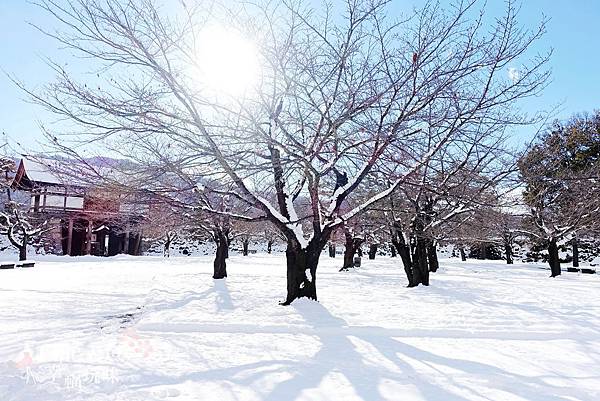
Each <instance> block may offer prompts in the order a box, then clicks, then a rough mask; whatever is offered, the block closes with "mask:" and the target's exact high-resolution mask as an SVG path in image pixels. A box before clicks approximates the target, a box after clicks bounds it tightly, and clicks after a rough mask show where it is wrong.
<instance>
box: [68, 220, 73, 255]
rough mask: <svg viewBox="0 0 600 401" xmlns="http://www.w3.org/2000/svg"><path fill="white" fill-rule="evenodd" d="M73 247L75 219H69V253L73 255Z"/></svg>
mask: <svg viewBox="0 0 600 401" xmlns="http://www.w3.org/2000/svg"><path fill="white" fill-rule="evenodd" d="M72 248H73V219H69V229H68V231H67V255H69V256H71V252H72V250H73V249H72Z"/></svg>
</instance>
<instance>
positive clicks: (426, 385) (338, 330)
mask: <svg viewBox="0 0 600 401" xmlns="http://www.w3.org/2000/svg"><path fill="white" fill-rule="evenodd" d="M295 309H296V310H297V311H298V312H299V313H300V314H301V315H302V316H303V317H304V319H305V320H306V321H307V322H308V323H309V324H310V325H311V327H312V329H314V333H315V334H316V335H317V336H318V339H319V341H320V343H321V348H320V349H319V351H318V352H317V353H316V354H315V355H314V356H313V357H309V358H307V359H305V360H301V361H297V362H296V361H294V362H291V365H290V367H289V368H288V370H287V371H288V372H289V373H291V374H292V375H293V377H292V378H290V379H288V380H285V381H283V382H280V383H279V384H277V385H276V386H275V388H274V389H273V391H271V392H270V393H269V394H268V395H267V396H265V397H264V400H265V401H280V400H295V399H297V397H298V396H300V394H301V393H302V391H303V390H306V389H311V388H317V387H318V386H319V384H320V383H321V381H323V379H325V377H326V376H327V375H328V374H330V373H338V374H341V375H343V376H344V377H345V378H346V379H347V380H348V382H349V383H350V384H351V385H352V386H353V389H354V391H355V392H356V394H357V395H358V396H359V397H360V398H361V399H363V400H365V401H381V400H386V399H390V398H389V397H390V395H389V394H388V395H387V396H384V395H383V394H382V392H381V389H380V387H379V386H380V383H381V382H382V381H384V380H385V381H394V382H396V383H398V384H401V385H403V386H407V388H411V387H412V388H414V389H415V390H416V391H417V392H418V393H419V394H420V395H421V397H422V398H423V399H425V400H428V401H434V400H439V401H465V400H468V399H470V398H471V397H475V398H487V397H486V395H484V394H481V393H479V392H477V391H476V390H475V389H473V388H471V387H470V386H468V385H464V384H462V383H461V380H460V379H464V378H465V377H467V378H468V379H469V381H477V382H480V383H481V382H482V381H487V382H489V383H493V387H496V388H499V389H502V390H503V391H504V392H506V393H510V394H514V395H517V396H520V397H524V398H526V399H544V400H545V401H566V400H567V399H571V398H567V397H568V396H574V395H579V396H583V397H585V394H583V392H580V391H577V390H574V389H572V388H566V387H560V386H554V385H551V384H549V383H547V382H545V381H544V380H543V379H544V377H535V376H523V375H518V374H515V373H511V372H509V371H506V370H503V369H501V368H498V367H496V366H493V365H488V364H485V363H481V362H475V361H471V360H466V359H457V358H448V357H444V356H441V355H437V354H435V353H433V352H429V351H425V350H422V349H420V348H418V347H416V346H413V345H409V344H406V343H403V342H401V341H398V340H397V339H395V338H393V332H392V331H388V330H386V329H384V328H381V327H364V326H361V327H353V326H348V324H347V322H346V321H345V320H343V319H341V318H338V317H335V316H333V315H332V314H330V313H329V311H328V310H327V309H326V308H325V307H324V306H322V305H321V304H319V303H317V302H313V303H302V304H300V305H299V306H295ZM382 357H383V358H385V362H384V363H383V364H382V363H374V362H372V361H369V360H367V358H368V359H371V358H377V359H378V362H382V361H381V358H382ZM408 361H413V363H414V362H416V363H418V364H419V365H422V366H423V365H424V366H426V370H428V371H430V372H428V373H427V374H424V373H422V372H418V371H416V370H415V368H414V367H413V366H412V364H411V363H409V362H408ZM452 371H455V372H456V371H458V372H457V373H456V374H450V373H447V372H452ZM440 378H443V380H442V383H441V384H436V381H438V382H439V380H437V379H440ZM552 378H555V377H554V376H552ZM498 384H500V385H498ZM478 386H479V387H482V385H481V384H479V385H478ZM452 388H454V389H456V390H457V391H458V392H460V393H463V394H465V393H466V394H468V395H467V396H468V397H469V398H465V396H463V395H460V394H457V393H456V392H453V391H452V390H450V389H452ZM332 391H335V390H334V389H332ZM561 393H562V396H561V395H559V394H561ZM393 397H394V398H396V397H400V398H401V397H402V395H401V394H396V395H393Z"/></svg>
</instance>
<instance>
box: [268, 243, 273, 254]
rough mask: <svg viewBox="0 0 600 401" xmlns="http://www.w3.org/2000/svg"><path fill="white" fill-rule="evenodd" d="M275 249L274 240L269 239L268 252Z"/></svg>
mask: <svg viewBox="0 0 600 401" xmlns="http://www.w3.org/2000/svg"><path fill="white" fill-rule="evenodd" d="M272 251H273V241H270V240H269V241H267V253H269V254H270V253H271V252H272Z"/></svg>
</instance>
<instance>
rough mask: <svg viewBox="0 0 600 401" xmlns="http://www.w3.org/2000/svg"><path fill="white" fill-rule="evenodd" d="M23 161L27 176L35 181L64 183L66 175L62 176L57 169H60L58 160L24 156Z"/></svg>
mask: <svg viewBox="0 0 600 401" xmlns="http://www.w3.org/2000/svg"><path fill="white" fill-rule="evenodd" d="M21 163H22V164H23V167H24V169H25V174H26V175H27V178H29V179H30V180H31V181H35V182H43V183H47V184H63V183H64V182H65V180H64V177H61V176H60V175H59V174H58V173H57V172H56V171H57V170H58V162H57V161H56V160H51V159H37V160H32V159H30V158H27V157H24V158H22V159H21Z"/></svg>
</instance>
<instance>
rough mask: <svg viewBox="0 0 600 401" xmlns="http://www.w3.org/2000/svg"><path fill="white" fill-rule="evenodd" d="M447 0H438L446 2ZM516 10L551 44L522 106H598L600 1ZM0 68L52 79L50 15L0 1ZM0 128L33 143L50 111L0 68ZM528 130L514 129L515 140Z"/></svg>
mask: <svg viewBox="0 0 600 401" xmlns="http://www.w3.org/2000/svg"><path fill="white" fill-rule="evenodd" d="M447 1H449V0H442V3H445V2H447ZM419 3H422V1H421V0H410V1H408V0H395V1H394V2H393V6H392V8H393V10H398V11H400V10H407V9H408V8H409V7H412V5H413V4H417V5H418V4H419ZM487 3H488V6H487V7H488V8H489V12H490V13H492V14H498V13H500V12H502V10H503V7H504V4H505V3H504V1H501V0H488V2H487ZM523 3H524V4H523V5H522V9H521V14H520V20H521V23H522V24H524V25H526V26H531V27H533V26H535V25H537V24H538V23H539V21H540V20H541V18H542V13H543V14H545V15H546V16H548V17H550V18H551V21H550V23H549V25H548V33H547V35H546V36H545V38H544V43H543V46H545V48H553V49H554V55H553V58H552V61H551V67H552V70H553V76H552V83H551V84H550V86H549V87H548V88H547V89H546V91H545V92H544V94H543V95H542V96H541V97H540V98H538V99H533V100H531V101H529V102H528V104H527V106H526V110H527V111H529V112H534V111H536V110H538V109H551V108H552V107H553V106H556V105H559V104H560V105H561V107H560V109H559V112H558V113H556V117H557V118H567V117H569V116H570V115H572V114H574V113H579V112H592V111H594V110H595V109H598V108H600V101H599V100H598V99H599V98H598V94H599V93H600V78H598V66H599V65H600V52H599V51H598V40H599V39H600V24H598V21H599V20H600V1H597V0H573V1H564V0H563V1H548V0H524V1H523ZM0 21H1V23H0V38H1V40H0V69H1V70H3V71H4V72H6V73H9V74H12V75H14V76H16V77H17V78H18V79H20V80H21V81H23V82H25V83H26V84H27V85H28V86H29V87H33V88H35V87H36V86H40V85H41V84H43V83H46V82H49V81H52V78H53V75H52V73H51V72H50V71H49V68H48V67H47V66H46V65H45V64H44V61H43V59H44V57H49V58H62V57H64V53H62V52H60V51H59V50H58V45H57V43H56V42H54V41H53V40H51V39H49V38H47V37H45V36H44V35H43V34H42V33H40V32H38V31H37V30H36V29H35V28H34V27H32V26H31V25H29V23H28V22H33V23H36V24H40V25H43V26H44V27H47V28H50V29H52V27H53V23H54V21H53V20H52V19H51V18H50V17H48V16H47V15H46V14H45V13H43V12H42V11H41V10H40V9H39V8H38V7H36V6H35V5H32V4H31V3H29V2H26V1H21V0H14V1H13V0H11V1H8V0H5V1H0ZM0 94H1V95H0V131H2V132H5V133H6V134H7V135H9V136H10V137H11V138H13V139H15V140H18V141H20V142H21V143H22V144H23V146H25V147H37V146H36V142H37V141H39V140H41V138H42V135H41V133H40V129H39V127H38V121H42V122H44V121H46V120H47V119H49V118H52V117H51V116H48V115H47V114H45V113H44V112H43V111H42V110H41V109H40V108H39V107H38V106H35V105H32V104H29V103H27V102H26V101H25V96H24V95H23V93H22V92H20V91H19V90H18V89H17V88H16V87H15V86H14V84H13V83H12V82H10V80H9V79H8V78H7V77H6V75H5V74H4V73H0ZM530 135H531V134H530V133H529V131H522V132H519V135H518V138H515V141H516V142H522V141H525V140H526V139H527V137H528V136H530Z"/></svg>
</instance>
